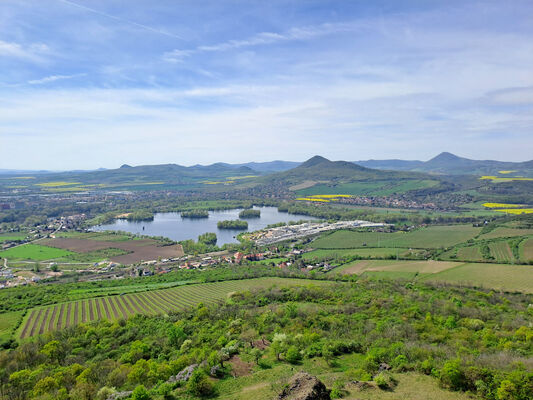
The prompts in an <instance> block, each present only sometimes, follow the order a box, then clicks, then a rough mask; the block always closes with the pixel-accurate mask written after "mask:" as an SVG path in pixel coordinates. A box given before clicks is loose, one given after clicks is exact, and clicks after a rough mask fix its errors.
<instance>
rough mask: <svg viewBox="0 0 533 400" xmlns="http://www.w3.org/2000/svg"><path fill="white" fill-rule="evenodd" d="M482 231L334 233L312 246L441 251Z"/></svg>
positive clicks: (455, 228) (445, 228)
mask: <svg viewBox="0 0 533 400" xmlns="http://www.w3.org/2000/svg"><path fill="white" fill-rule="evenodd" d="M480 229H481V228H476V227H473V226H471V225H442V226H429V227H427V228H420V229H417V230H415V231H411V232H394V233H381V232H359V231H346V230H343V231H335V232H333V233H332V234H329V235H326V236H323V237H321V238H319V239H317V240H315V241H314V242H313V243H312V246H313V247H314V248H317V249H350V248H360V247H364V244H365V243H366V245H367V246H370V247H395V248H396V247H400V248H440V247H449V246H453V245H455V244H458V243H462V242H465V241H467V240H468V239H472V238H474V237H475V236H476V235H477V234H478V233H479V232H480Z"/></svg>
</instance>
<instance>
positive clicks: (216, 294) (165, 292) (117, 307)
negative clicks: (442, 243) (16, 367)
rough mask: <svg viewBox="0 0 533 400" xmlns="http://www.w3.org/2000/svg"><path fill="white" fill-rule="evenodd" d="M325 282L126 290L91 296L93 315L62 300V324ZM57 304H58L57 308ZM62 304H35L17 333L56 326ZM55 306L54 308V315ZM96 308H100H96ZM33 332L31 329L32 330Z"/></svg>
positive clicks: (262, 280) (83, 302) (246, 282)
mask: <svg viewBox="0 0 533 400" xmlns="http://www.w3.org/2000/svg"><path fill="white" fill-rule="evenodd" d="M310 283H314V284H326V282H317V281H308V280H305V279H283V278H257V279H244V280H234V281H224V282H216V283H204V284H194V285H183V286H178V287H173V288H169V289H160V290H151V291H146V292H137V293H129V294H123V295H118V296H102V297H94V298H92V299H91V300H92V302H91V303H92V305H93V311H94V310H96V312H93V316H92V318H91V313H90V309H89V302H88V299H83V300H76V301H72V302H68V303H63V304H64V306H63V308H64V309H65V310H67V311H66V312H67V314H68V315H67V318H66V320H65V323H64V324H62V326H61V327H65V326H72V325H76V324H78V323H80V322H90V321H92V320H96V319H98V315H99V314H100V315H102V316H103V318H107V319H111V320H115V319H119V318H127V317H128V316H131V315H134V314H137V313H142V314H147V315H155V314H166V313H170V312H173V311H179V310H184V309H187V308H191V307H195V306H196V305H197V304H198V303H205V304H208V303H216V302H219V301H223V300H224V299H226V298H227V296H228V294H229V293H231V292H237V291H243V290H249V289H254V288H258V289H259V288H266V287H271V286H289V285H298V284H310ZM56 307H57V308H56ZM59 307H61V304H59V305H58V304H54V305H49V306H43V307H36V308H34V309H31V310H29V312H28V315H27V317H26V318H25V319H24V321H23V322H22V324H21V326H20V328H19V330H18V334H17V335H18V336H19V337H21V338H25V337H29V336H33V335H35V334H36V333H45V332H48V331H49V330H55V329H58V328H59V327H58V321H59V320H60V319H59V317H57V312H58V311H57V310H58V308H59ZM54 308H56V313H55V317H56V318H55V319H52V318H53V316H54ZM98 311H99V312H98ZM32 332H33V333H32Z"/></svg>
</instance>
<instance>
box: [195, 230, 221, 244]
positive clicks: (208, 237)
mask: <svg viewBox="0 0 533 400" xmlns="http://www.w3.org/2000/svg"><path fill="white" fill-rule="evenodd" d="M198 243H203V244H206V245H208V246H214V245H216V244H217V235H216V233H212V232H207V233H204V234H202V235H200V236H198Z"/></svg>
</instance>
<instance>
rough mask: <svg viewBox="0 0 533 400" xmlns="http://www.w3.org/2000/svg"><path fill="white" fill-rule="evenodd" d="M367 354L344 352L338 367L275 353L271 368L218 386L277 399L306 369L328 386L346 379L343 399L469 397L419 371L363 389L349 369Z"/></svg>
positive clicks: (257, 398) (239, 396)
mask: <svg viewBox="0 0 533 400" xmlns="http://www.w3.org/2000/svg"><path fill="white" fill-rule="evenodd" d="M363 359H364V357H363V356H362V355H361V354H350V355H343V356H340V357H338V358H337V359H336V365H335V366H334V367H330V366H328V365H327V364H326V363H325V361H324V360H323V359H321V358H312V359H304V360H302V363H301V364H300V365H298V366H292V365H290V364H287V363H284V362H276V361H275V360H274V359H273V357H272V356H268V357H266V358H265V361H266V362H267V363H268V364H269V365H271V368H264V369H263V368H261V367H257V366H254V367H253V371H252V374H250V375H245V376H239V377H237V378H233V377H231V378H229V377H228V378H226V379H222V380H220V381H216V387H217V389H219V392H220V393H222V394H221V395H219V396H218V398H219V399H221V400H248V399H254V400H270V399H275V398H277V396H278V395H279V393H280V392H281V390H282V388H283V387H284V386H285V385H286V384H287V383H288V381H289V380H290V378H291V377H292V376H293V375H294V374H295V373H296V372H298V371H305V372H308V373H310V374H311V375H314V376H316V377H317V378H318V379H320V380H321V381H322V382H323V383H324V384H325V385H326V387H327V388H329V389H331V387H332V386H333V384H334V382H335V381H338V380H340V381H343V382H345V384H346V386H345V390H346V392H345V396H344V397H343V399H348V400H355V399H365V400H374V399H376V400H377V399H390V400H393V399H395V400H426V399H432V400H467V399H469V398H470V397H469V396H468V395H467V394H465V393H461V392H452V391H449V390H446V389H442V388H440V387H439V385H438V381H437V380H436V379H435V378H432V377H430V376H426V375H422V374H419V373H415V372H408V373H401V374H399V373H395V374H394V377H395V379H397V380H398V384H397V386H396V387H395V388H394V389H392V390H390V391H389V390H388V391H384V390H380V389H377V388H371V389H366V390H362V391H361V390H359V389H357V388H356V387H355V385H353V384H351V383H350V379H349V378H348V377H347V375H346V371H348V370H349V369H351V368H358V367H360V366H361V365H362V363H363Z"/></svg>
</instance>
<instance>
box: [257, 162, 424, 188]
mask: <svg viewBox="0 0 533 400" xmlns="http://www.w3.org/2000/svg"><path fill="white" fill-rule="evenodd" d="M421 176H423V174H420V173H415V172H398V171H382V170H378V169H371V168H366V167H363V166H360V165H357V164H354V163H352V162H349V161H330V160H328V159H326V158H324V157H321V156H314V157H312V158H310V159H309V160H307V161H305V162H304V163H302V164H300V165H299V166H297V167H296V168H292V169H290V170H288V171H283V172H278V173H275V174H271V175H268V176H265V177H263V178H261V179H262V180H263V181H264V182H270V183H273V182H279V183H288V184H298V183H301V182H305V181H319V182H323V183H324V182H331V183H338V182H353V181H357V180H383V179H393V178H394V179H401V178H406V179H409V178H413V179H416V178H420V177H421Z"/></svg>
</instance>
